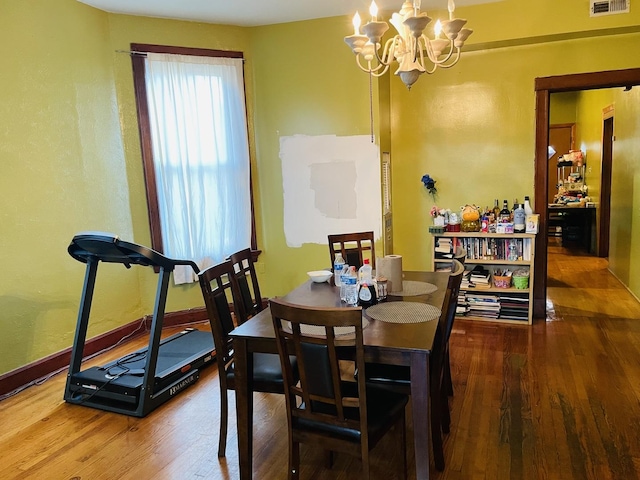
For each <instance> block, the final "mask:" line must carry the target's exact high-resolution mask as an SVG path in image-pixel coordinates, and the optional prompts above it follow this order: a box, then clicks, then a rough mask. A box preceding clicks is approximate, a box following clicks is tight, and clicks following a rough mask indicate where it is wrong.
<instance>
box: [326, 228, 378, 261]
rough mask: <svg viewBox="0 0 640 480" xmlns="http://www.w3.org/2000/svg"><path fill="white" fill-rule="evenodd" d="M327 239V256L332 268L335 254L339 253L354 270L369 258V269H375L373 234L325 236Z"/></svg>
mask: <svg viewBox="0 0 640 480" xmlns="http://www.w3.org/2000/svg"><path fill="white" fill-rule="evenodd" d="M327 239H328V241H329V255H330V256H331V265H332V267H333V261H334V260H335V258H336V253H337V252H340V253H342V258H344V261H345V262H346V263H348V264H349V265H350V266H354V267H356V270H357V269H359V268H360V267H361V266H362V265H363V264H364V259H365V258H369V264H370V265H371V268H374V269H375V268H376V248H375V241H374V238H373V232H359V233H342V234H335V235H327ZM332 270H333V268H332Z"/></svg>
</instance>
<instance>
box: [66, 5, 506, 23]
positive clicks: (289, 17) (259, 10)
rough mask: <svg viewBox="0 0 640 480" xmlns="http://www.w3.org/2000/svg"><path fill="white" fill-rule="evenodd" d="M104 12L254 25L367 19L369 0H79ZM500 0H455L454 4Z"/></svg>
mask: <svg viewBox="0 0 640 480" xmlns="http://www.w3.org/2000/svg"><path fill="white" fill-rule="evenodd" d="M78 1H80V2H82V3H85V4H87V5H91V6H92V7H96V8H98V9H100V10H104V11H105V12H111V13H122V14H127V15H139V16H145V17H159V18H171V19H177V20H190V21H196V22H204V23H218V24H229V25H240V26H246V27H253V26H258V25H271V24H276V23H285V22H295V21H299V20H309V19H312V18H325V17H333V16H338V15H350V14H352V13H354V12H355V11H356V10H359V11H360V14H361V15H362V16H363V17H364V18H366V15H367V12H368V8H369V1H368V0H179V1H176V0H78ZM498 1H501V0H456V5H457V6H463V5H475V4H481V3H494V2H498ZM376 3H377V4H378V7H379V8H380V9H381V10H383V11H384V10H386V11H398V10H399V9H400V6H401V5H402V0H376ZM446 7H447V0H426V1H424V2H422V10H423V11H425V10H429V9H438V10H440V9H446Z"/></svg>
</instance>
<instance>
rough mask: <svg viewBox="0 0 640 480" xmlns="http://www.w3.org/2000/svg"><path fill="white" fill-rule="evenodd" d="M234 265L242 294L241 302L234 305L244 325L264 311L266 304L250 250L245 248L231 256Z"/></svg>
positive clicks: (239, 319) (240, 321) (239, 320)
mask: <svg viewBox="0 0 640 480" xmlns="http://www.w3.org/2000/svg"><path fill="white" fill-rule="evenodd" d="M229 260H230V261H231V264H232V265H233V271H234V275H235V277H236V282H237V284H238V290H239V292H240V302H239V304H238V305H234V307H235V312H236V316H237V317H238V322H239V323H244V322H245V321H247V320H248V319H249V318H251V317H253V316H254V315H255V314H257V313H258V312H260V311H262V310H263V309H264V308H265V306H266V304H265V302H264V301H263V299H262V295H261V294H260V284H259V283H258V276H257V275H256V269H255V266H254V264H253V257H252V254H251V249H250V248H245V249H244V250H240V251H239V252H236V253H233V254H231V255H230V256H229Z"/></svg>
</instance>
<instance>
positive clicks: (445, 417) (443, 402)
mask: <svg viewBox="0 0 640 480" xmlns="http://www.w3.org/2000/svg"><path fill="white" fill-rule="evenodd" d="M440 411H441V415H442V425H441V426H442V433H446V434H448V433H449V431H450V429H451V412H450V411H449V397H448V396H447V394H446V393H445V390H444V388H442V389H441V390H440Z"/></svg>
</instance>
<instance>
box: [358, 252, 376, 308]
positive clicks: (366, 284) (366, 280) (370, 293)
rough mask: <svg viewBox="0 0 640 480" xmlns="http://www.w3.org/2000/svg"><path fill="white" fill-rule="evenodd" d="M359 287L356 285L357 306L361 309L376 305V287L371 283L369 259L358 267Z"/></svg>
mask: <svg viewBox="0 0 640 480" xmlns="http://www.w3.org/2000/svg"><path fill="white" fill-rule="evenodd" d="M358 273H359V277H360V280H359V285H358V305H360V306H361V307H363V308H367V307H370V306H371V305H375V304H376V303H378V297H377V294H376V287H375V285H374V283H373V277H372V269H371V265H369V259H368V258H366V259H365V260H364V265H362V266H361V267H360V271H359V272H358Z"/></svg>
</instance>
